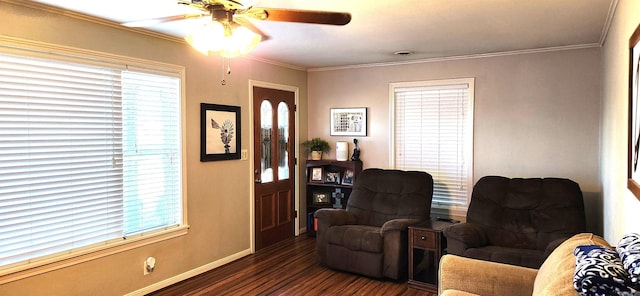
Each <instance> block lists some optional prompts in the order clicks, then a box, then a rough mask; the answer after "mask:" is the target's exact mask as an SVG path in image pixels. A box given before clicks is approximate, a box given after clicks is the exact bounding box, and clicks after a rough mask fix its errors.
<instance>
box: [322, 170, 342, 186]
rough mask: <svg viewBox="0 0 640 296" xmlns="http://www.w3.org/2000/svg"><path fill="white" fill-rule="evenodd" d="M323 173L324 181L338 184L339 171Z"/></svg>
mask: <svg viewBox="0 0 640 296" xmlns="http://www.w3.org/2000/svg"><path fill="white" fill-rule="evenodd" d="M324 174H325V175H324V183H328V184H340V172H330V171H326V172H325V173H324Z"/></svg>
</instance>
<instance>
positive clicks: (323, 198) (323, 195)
mask: <svg viewBox="0 0 640 296" xmlns="http://www.w3.org/2000/svg"><path fill="white" fill-rule="evenodd" d="M330 201H331V197H330V196H329V193H328V192H314V193H313V203H314V204H328V203H329V202H330Z"/></svg>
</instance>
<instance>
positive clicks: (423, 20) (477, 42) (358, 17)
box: [35, 0, 617, 69]
mask: <svg viewBox="0 0 640 296" xmlns="http://www.w3.org/2000/svg"><path fill="white" fill-rule="evenodd" d="M35 2H40V3H45V4H49V5H53V6H57V7H61V8H64V9H68V10H73V11H76V12H80V13H83V14H87V15H91V16H96V17H100V18H104V19H107V20H111V21H115V22H119V23H121V22H128V21H136V20H144V19H151V18H157V17H164V16H170V15H179V14H184V13H190V12H191V13H193V12H194V11H193V9H192V8H190V7H188V6H185V5H180V4H177V1H176V0H111V1H104V0H84V1H77V0H36V1H35ZM616 3H617V0H396V1H392V0H322V1H319V0H258V1H257V2H256V4H255V5H254V6H257V7H275V8H293V9H307V10H327V11H344V12H349V13H351V15H352V20H351V23H349V24H347V25H346V26H329V25H315V24H298V23H286V22H270V21H257V20H256V21H253V23H254V24H255V25H256V26H257V27H258V28H260V29H261V30H262V31H264V32H265V33H266V34H267V35H269V36H270V37H271V38H270V39H269V40H267V41H264V42H262V43H261V44H259V45H258V47H256V49H254V51H253V52H252V53H251V55H252V56H255V57H258V58H262V59H267V60H270V61H274V62H278V63H283V64H287V65H292V66H296V67H300V68H304V69H313V68H326V67H340V66H351V65H361V64H374V63H393V62H399V61H406V60H425V59H440V58H451V57H459V56H469V55H482V54H492V53H502V52H511V51H526V50H545V49H554V48H580V47H590V46H599V45H600V44H601V43H602V42H603V38H604V36H605V34H606V30H607V28H608V24H609V20H610V19H611V17H612V13H613V10H614V8H615V5H616ZM204 21H206V19H197V20H182V21H174V22H169V23H164V24H160V25H155V26H151V27H147V29H150V30H153V31H157V32H160V33H165V34H169V35H172V36H176V37H184V36H186V35H188V34H189V33H190V32H191V31H193V30H194V29H195V28H197V27H199V26H201V25H202V23H203V22H204ZM400 50H408V51H411V52H413V54H412V55H409V56H398V55H394V54H393V53H394V52H396V51H400Z"/></svg>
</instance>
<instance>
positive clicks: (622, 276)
mask: <svg viewBox="0 0 640 296" xmlns="http://www.w3.org/2000/svg"><path fill="white" fill-rule="evenodd" d="M573 254H574V255H575V256H576V271H575V274H574V277H573V287H574V288H575V289H576V291H578V293H580V295H583V296H587V295H588V296H605V295H606V296H609V295H625V296H631V295H639V294H636V293H639V292H638V290H636V289H634V288H633V285H634V283H632V282H631V280H630V278H629V273H628V272H627V271H626V270H625V269H624V267H623V266H622V261H620V257H619V255H618V252H616V251H615V250H612V249H608V248H605V247H603V246H598V245H583V246H578V247H576V249H575V250H574V252H573Z"/></svg>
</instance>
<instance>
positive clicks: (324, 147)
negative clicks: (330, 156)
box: [302, 138, 331, 160]
mask: <svg viewBox="0 0 640 296" xmlns="http://www.w3.org/2000/svg"><path fill="white" fill-rule="evenodd" d="M302 146H303V147H304V149H305V151H306V152H307V154H311V159H312V160H320V159H322V153H328V152H329V150H330V149H331V146H330V145H329V142H327V141H325V140H323V139H321V138H313V139H311V140H306V141H304V142H302Z"/></svg>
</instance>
